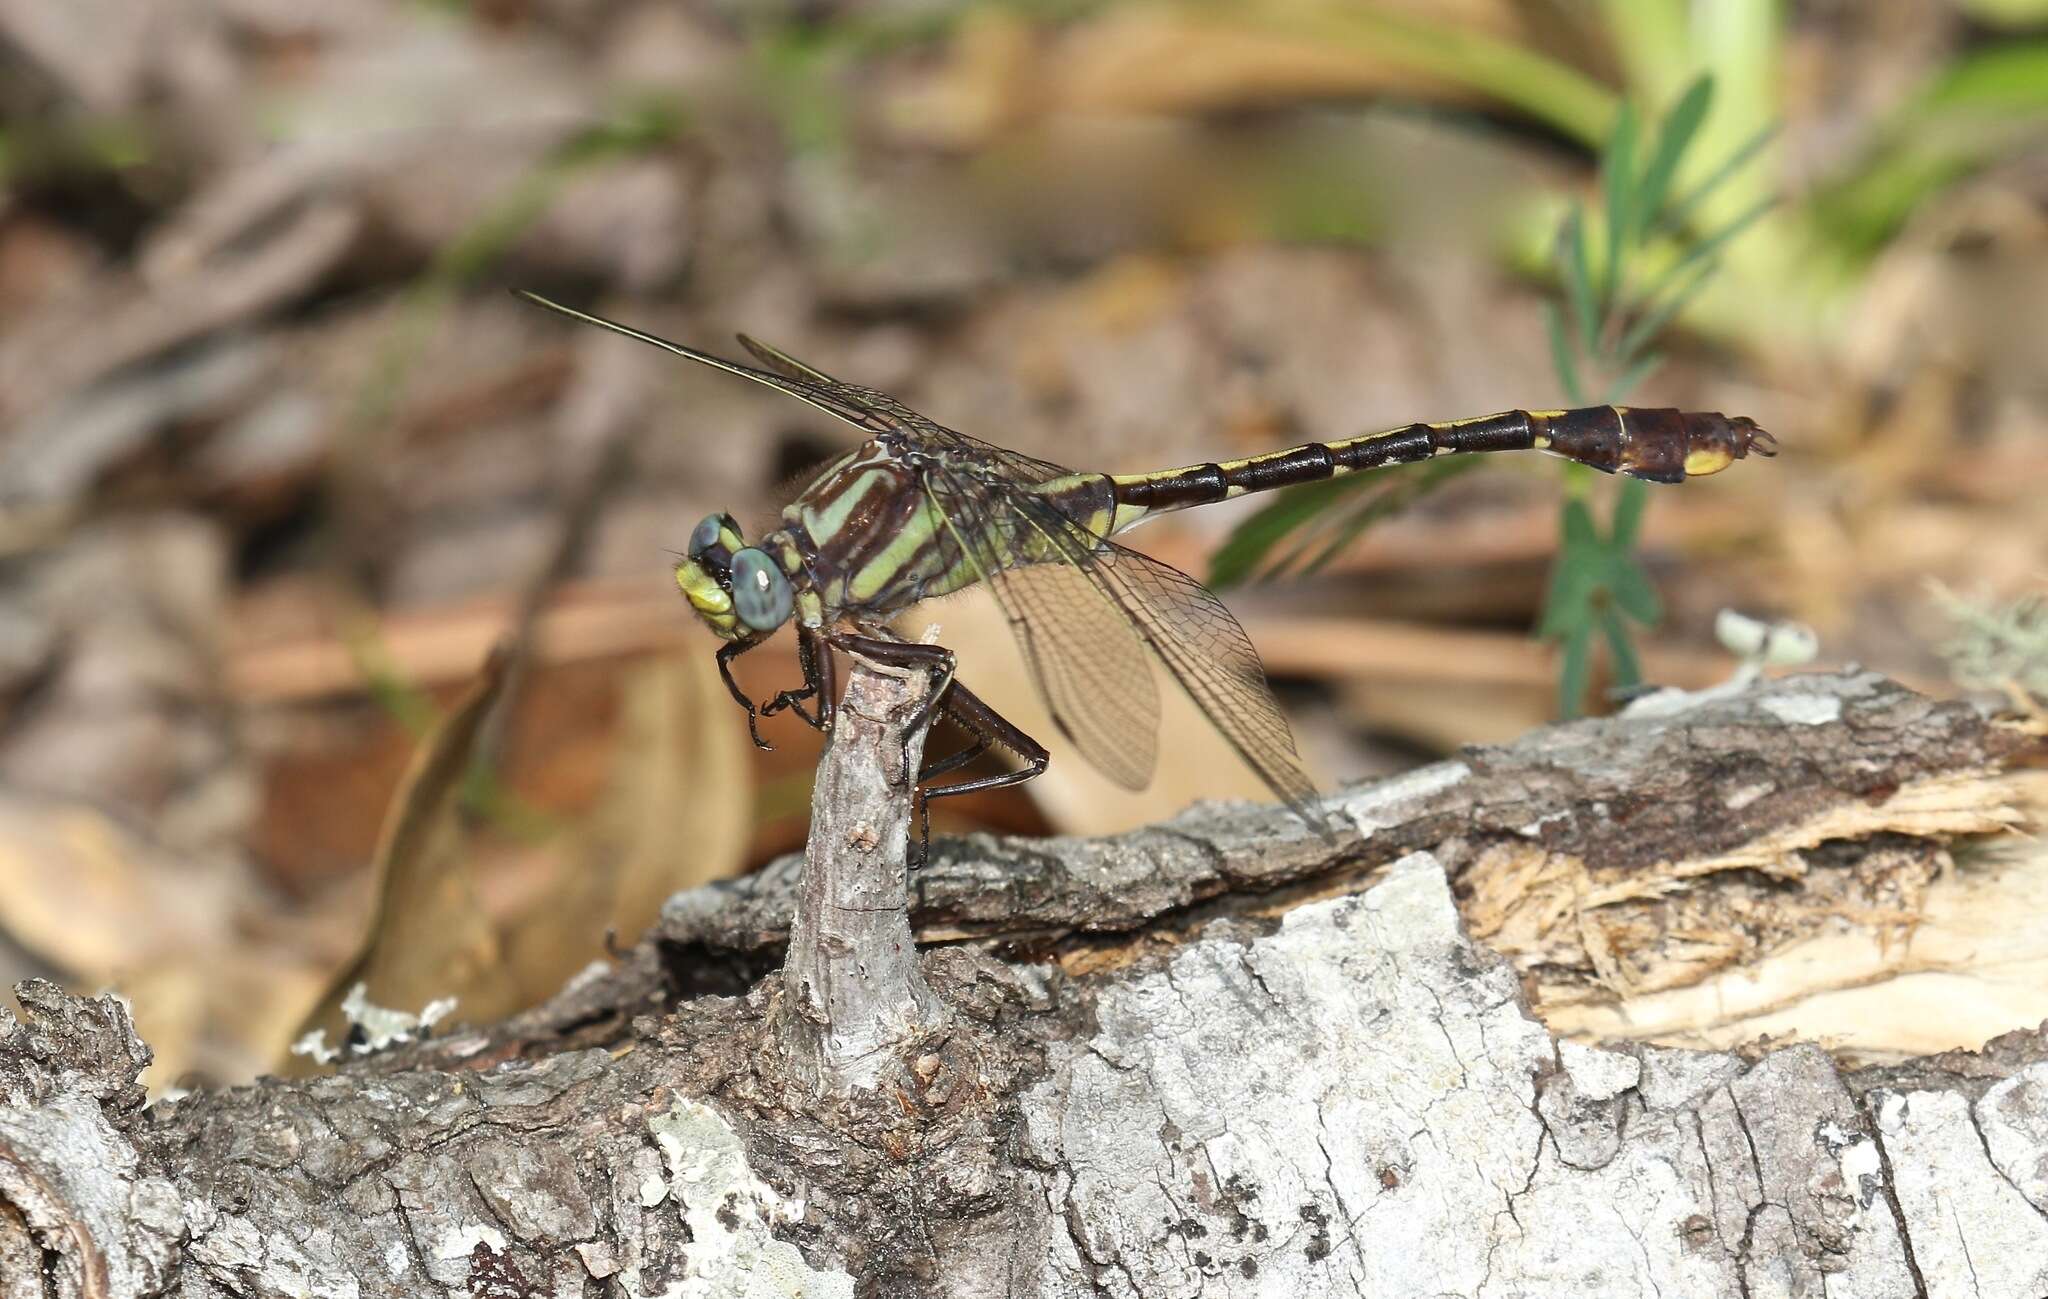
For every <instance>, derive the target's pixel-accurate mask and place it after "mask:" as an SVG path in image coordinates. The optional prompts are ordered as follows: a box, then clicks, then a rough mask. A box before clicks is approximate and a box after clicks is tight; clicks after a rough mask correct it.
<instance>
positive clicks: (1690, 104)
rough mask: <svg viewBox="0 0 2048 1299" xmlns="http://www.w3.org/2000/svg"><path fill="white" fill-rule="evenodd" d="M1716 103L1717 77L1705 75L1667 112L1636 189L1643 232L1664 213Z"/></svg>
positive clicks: (1638, 213)
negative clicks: (1689, 152) (1680, 171)
mask: <svg viewBox="0 0 2048 1299" xmlns="http://www.w3.org/2000/svg"><path fill="white" fill-rule="evenodd" d="M1713 102H1714V78H1713V77H1712V76H1711V75H1702V76H1701V77H1699V78H1698V79H1697V80H1695V81H1694V82H1693V83H1692V85H1690V86H1689V87H1687V88H1686V92H1685V93H1684V94H1683V95H1681V96H1679V99H1678V103H1677V104H1675V105H1673V106H1672V109H1671V111H1670V112H1669V113H1668V114H1666V115H1665V118H1664V125H1663V127H1662V129H1660V130H1659V131H1658V133H1657V143H1656V145H1655V146H1654V147H1653V148H1652V149H1651V151H1650V161H1649V164H1648V165H1647V166H1645V167H1644V168H1643V180H1642V185H1641V187H1640V188H1639V189H1638V190H1637V192H1636V200H1637V202H1638V204H1639V205H1640V206H1639V207H1638V208H1637V209H1636V214H1637V217H1638V218H1639V220H1640V222H1641V226H1640V231H1639V233H1647V232H1648V230H1649V228H1650V226H1651V225H1652V224H1653V223H1654V222H1655V221H1656V220H1657V217H1658V215H1659V214H1660V213H1661V212H1662V210H1663V208H1664V200H1665V199H1667V198H1669V197H1670V196H1671V181H1672V179H1673V178H1674V177H1675V176H1677V175H1678V167H1679V164H1680V163H1681V162H1682V161H1683V160H1684V158H1685V151H1686V149H1687V148H1688V147H1690V146H1691V144H1692V141H1693V136H1694V135H1696V134H1697V133H1698V132H1699V129H1700V123H1701V122H1703V121H1705V120H1706V116H1707V109H1708V108H1710V107H1711V106H1712V105H1713Z"/></svg>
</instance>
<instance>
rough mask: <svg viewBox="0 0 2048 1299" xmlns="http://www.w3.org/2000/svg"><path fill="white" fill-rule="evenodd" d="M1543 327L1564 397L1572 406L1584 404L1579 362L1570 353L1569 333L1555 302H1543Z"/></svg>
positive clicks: (1551, 360) (1561, 311)
mask: <svg viewBox="0 0 2048 1299" xmlns="http://www.w3.org/2000/svg"><path fill="white" fill-rule="evenodd" d="M1543 328H1544V330H1545V332H1547V333H1548V334H1549V335H1550V364H1551V368H1553V369H1554V370H1556V371H1557V382H1558V386H1559V387H1561V388H1563V390H1564V399H1565V400H1566V401H1568V402H1570V403H1571V404H1572V405H1574V406H1583V405H1585V404H1586V398H1585V396H1584V393H1585V389H1584V387H1582V386H1581V384H1580V383H1579V363H1578V361H1577V359H1576V358H1575V357H1574V356H1573V355H1572V340H1571V335H1570V334H1569V333H1568V332H1567V326H1566V325H1565V323H1564V312H1563V310H1562V309H1560V308H1559V307H1558V305H1557V304H1556V303H1555V302H1545V303H1544V304H1543Z"/></svg>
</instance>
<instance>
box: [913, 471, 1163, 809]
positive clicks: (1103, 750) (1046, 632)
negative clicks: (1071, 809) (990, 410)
mask: <svg viewBox="0 0 2048 1299" xmlns="http://www.w3.org/2000/svg"><path fill="white" fill-rule="evenodd" d="M925 482H926V499H927V500H928V501H929V502H930V504H931V507H932V509H933V510H934V512H935V515H936V517H937V520H938V523H939V526H940V527H941V528H942V529H943V530H944V532H945V534H946V535H947V536H948V537H949V538H951V539H953V541H954V542H955V544H956V545H957V546H958V547H959V549H960V550H961V551H963V552H964V553H966V554H967V555H969V556H970V557H971V559H972V562H973V564H974V566H975V568H977V569H978V570H980V576H981V580H982V581H983V582H984V583H985V584H986V585H987V586H988V588H989V590H990V592H991V593H992V594H993V595H994V596H995V599H996V602H997V604H998V605H1000V606H1001V607H1002V610H1003V615H1004V617H1005V618H1007V619H1008V620H1009V623H1010V629H1011V631H1012V632H1013V633H1015V635H1016V638H1017V646H1018V649H1019V651H1020V652H1021V653H1022V655H1023V658H1024V664H1025V667H1026V668H1027V669H1028V670H1029V672H1030V674H1031V681H1032V684H1033V685H1034V686H1036V687H1037V689H1038V694H1039V697H1040V698H1041V699H1043V700H1044V701H1045V705H1046V709H1047V711H1048V712H1050V713H1051V714H1052V719H1053V722H1054V724H1055V725H1057V726H1058V727H1059V728H1060V733H1061V734H1063V735H1065V736H1066V737H1067V739H1068V740H1070V741H1071V742H1072V743H1073V745H1074V747H1075V748H1076V749H1078V750H1080V753H1081V756H1082V757H1084V758H1086V759H1087V760H1088V761H1089V763H1090V764H1091V765H1092V766H1094V767H1095V768H1096V769H1097V770H1098V771H1100V772H1102V774H1103V775H1105V776H1108V777H1109V778H1110V779H1111V780H1114V781H1115V782H1116V783H1117V784H1119V785H1121V786H1123V787H1124V788H1125V789H1132V790H1137V789H1143V788H1144V787H1145V786H1146V785H1148V784H1150V783H1151V781H1152V771H1153V768H1154V767H1155V766H1156V765H1157V762H1158V749H1159V686H1158V683H1157V681H1155V680H1154V678H1153V675H1152V665H1151V662H1150V661H1149V660H1148V659H1147V658H1146V657H1145V649H1144V645H1143V643H1142V642H1141V641H1140V639H1139V637H1138V635H1137V632H1136V630H1135V629H1134V628H1133V627H1132V626H1131V624H1130V622H1129V621H1128V620H1127V619H1126V618H1125V617H1124V616H1123V614H1122V613H1121V611H1120V610H1119V609H1118V608H1117V606H1116V605H1114V604H1112V603H1111V602H1110V601H1108V600H1106V599H1104V598H1103V593H1102V591H1101V590H1100V589H1099V588H1098V587H1097V586H1096V584H1095V583H1094V582H1093V581H1092V580H1091V579H1090V578H1089V576H1088V574H1087V572H1086V571H1085V568H1083V567H1081V565H1084V564H1085V563H1086V562H1087V560H1088V557H1089V552H1090V550H1091V546H1090V545H1089V542H1090V541H1091V540H1092V538H1089V537H1088V534H1086V533H1085V532H1080V531H1079V530H1078V529H1074V528H1072V527H1071V526H1070V525H1066V524H1065V521H1064V519H1063V518H1062V517H1061V516H1059V515H1058V514H1057V512H1050V511H1046V510H1044V509H1043V508H1042V502H1040V501H1038V500H1037V499H1036V498H1034V497H1032V496H1030V495H1029V494H1028V493H1024V492H1020V491H1015V490H1012V489H1009V488H1007V487H1005V486H1004V485H1001V484H992V483H989V482H986V481H982V480H978V479H976V478H975V477H974V476H972V475H968V474H962V473H957V472H950V471H948V470H946V469H944V468H934V469H933V470H931V471H929V472H928V473H927V474H926V475H925ZM1048 515H1049V517H1048ZM1034 542H1035V543H1036V546H1035V547H1033V546H1032V543H1034ZM1027 548H1030V549H1034V550H1035V552H1036V553H1037V555H1038V556H1039V558H1038V561H1037V562H1030V563H1020V562H1018V561H1019V560H1020V558H1021V557H1023V556H1024V555H1025V554H1026V552H1027Z"/></svg>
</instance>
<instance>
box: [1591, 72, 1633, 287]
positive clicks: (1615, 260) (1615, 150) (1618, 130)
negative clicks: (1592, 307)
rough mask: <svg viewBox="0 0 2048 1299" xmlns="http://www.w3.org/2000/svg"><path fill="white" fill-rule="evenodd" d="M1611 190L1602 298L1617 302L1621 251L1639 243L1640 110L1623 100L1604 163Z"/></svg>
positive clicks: (1602, 160)
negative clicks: (1637, 205) (1637, 194)
mask: <svg viewBox="0 0 2048 1299" xmlns="http://www.w3.org/2000/svg"><path fill="white" fill-rule="evenodd" d="M1600 170H1601V179H1602V180H1603V181H1604V182H1605V184H1606V190H1607V264H1606V265H1604V266H1602V267H1601V268H1600V298H1601V301H1603V302H1612V301H1614V296H1615V294H1616V293H1617V292H1618V291H1619V289H1620V285H1621V250H1622V249H1623V248H1624V247H1626V246H1630V245H1632V244H1633V243H1634V240H1635V225H1636V202H1635V198H1636V109H1635V105H1634V104H1631V103H1629V102H1628V101H1627V100H1625V99H1624V100H1623V101H1622V103H1621V111H1620V112H1618V113H1616V114H1615V116H1614V134H1613V135H1611V136H1609V137H1608V139H1607V149H1606V153H1605V155H1604V156H1603V157H1602V159H1601V163H1600Z"/></svg>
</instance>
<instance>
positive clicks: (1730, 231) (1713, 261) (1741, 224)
mask: <svg viewBox="0 0 2048 1299" xmlns="http://www.w3.org/2000/svg"><path fill="white" fill-rule="evenodd" d="M1776 201H1777V200H1775V199H1773V198H1762V199H1759V200H1757V201H1756V202H1755V203H1753V204H1751V205H1750V206H1749V208H1748V209H1747V210H1745V211H1744V212H1743V213H1742V215H1740V216H1738V217H1736V218H1735V219H1734V220H1733V221H1730V222H1729V223H1728V224H1727V225H1725V226H1722V227H1721V228H1720V229H1719V230H1716V231H1715V232H1714V233H1713V234H1711V235H1708V236H1707V237H1706V238H1704V239H1702V240H1700V241H1699V242H1698V243H1696V244H1694V245H1693V246H1692V247H1690V248H1688V249H1686V250H1685V255H1684V256H1682V257H1680V258H1679V259H1678V260H1677V261H1676V262H1675V263H1673V264H1672V267H1671V269H1670V270H1668V271H1666V272H1665V273H1664V275H1663V276H1662V277H1661V278H1660V279H1659V280H1658V281H1657V283H1656V285H1655V286H1654V287H1652V288H1651V290H1650V291H1649V292H1648V293H1646V294H1644V296H1643V304H1644V306H1643V314H1642V315H1641V316H1640V317H1638V318H1637V320H1636V322H1635V324H1633V325H1631V326H1630V327H1629V330H1628V332H1627V333H1626V334H1624V335H1622V340H1621V347H1622V351H1623V353H1624V354H1631V353H1633V352H1634V351H1635V349H1637V348H1640V347H1641V346H1643V344H1645V343H1647V342H1649V341H1650V339H1652V338H1654V337H1656V336H1657V333H1658V332H1659V331H1660V330H1662V329H1663V328H1664V326H1665V325H1667V324H1669V323H1670V322H1671V320H1672V318H1673V317H1675V316H1677V314H1678V313H1679V312H1680V311H1683V310H1684V309H1685V306H1686V304H1687V303H1689V302H1691V301H1692V299H1693V298H1694V297H1696V296H1697V295H1698V294H1699V292H1700V290H1701V289H1703V288H1705V287H1706V284H1707V281H1708V280H1709V279H1710V278H1711V277H1712V275H1713V273H1714V271H1715V270H1716V269H1717V268H1718V267H1719V265H1720V260H1719V254H1720V252H1721V250H1722V249H1723V248H1725V247H1726V246H1727V245H1728V244H1729V243H1730V242H1732V241H1733V240H1734V239H1735V238H1736V237H1737V236H1738V235H1740V234H1741V233H1742V232H1743V231H1745V230H1747V229H1749V227H1750V226H1752V225H1754V224H1756V222H1757V221H1758V220H1759V219H1760V218H1761V217H1762V216H1763V214H1764V213H1766V212H1768V211H1770V210H1771V207H1772V205H1773V204H1774V203H1775V202H1776ZM1688 275H1689V276H1690V278H1685V277H1687V276H1688ZM1673 285H1677V286H1679V287H1678V288H1677V289H1676V290H1675V291H1673V290H1672V286H1673ZM1660 298H1661V299H1662V301H1661V302H1659V299H1660ZM1651 303H1657V305H1655V306H1651V305H1650V304H1651Z"/></svg>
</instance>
